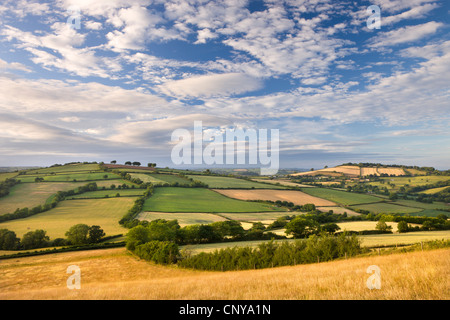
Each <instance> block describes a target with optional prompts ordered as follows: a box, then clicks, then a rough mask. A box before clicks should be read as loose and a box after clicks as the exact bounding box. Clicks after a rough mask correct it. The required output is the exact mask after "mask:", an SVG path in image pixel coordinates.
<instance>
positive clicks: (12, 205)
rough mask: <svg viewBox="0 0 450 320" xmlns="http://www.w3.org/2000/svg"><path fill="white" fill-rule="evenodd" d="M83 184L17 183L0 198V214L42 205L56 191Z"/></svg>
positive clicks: (70, 188)
mask: <svg viewBox="0 0 450 320" xmlns="http://www.w3.org/2000/svg"><path fill="white" fill-rule="evenodd" d="M84 184H85V183H83V182H38V183H19V184H17V185H15V186H14V187H12V188H11V189H10V192H9V194H8V195H7V196H5V197H2V198H0V214H5V213H13V212H14V211H15V210H16V209H17V208H19V209H21V208H25V207H28V208H29V209H31V208H33V207H36V206H38V205H43V204H45V202H46V200H47V199H48V198H49V197H50V196H51V195H53V194H55V193H56V192H58V191H68V190H73V189H76V188H77V187H79V186H82V185H84Z"/></svg>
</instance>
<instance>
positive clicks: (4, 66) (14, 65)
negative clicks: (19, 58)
mask: <svg viewBox="0 0 450 320" xmlns="http://www.w3.org/2000/svg"><path fill="white" fill-rule="evenodd" d="M0 70H19V71H24V72H31V70H30V69H29V68H28V67H27V66H25V65H23V64H22V63H19V62H10V63H8V62H6V61H5V60H3V59H0Z"/></svg>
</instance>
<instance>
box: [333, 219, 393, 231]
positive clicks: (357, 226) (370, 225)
mask: <svg viewBox="0 0 450 320" xmlns="http://www.w3.org/2000/svg"><path fill="white" fill-rule="evenodd" d="M377 223H378V221H349V222H338V223H336V224H337V225H338V226H339V228H341V230H340V231H344V230H346V231H364V230H376V229H375V227H376V225H377ZM386 224H387V225H388V226H391V227H392V232H397V224H398V223H397V222H389V221H388V222H386Z"/></svg>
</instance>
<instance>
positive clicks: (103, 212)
mask: <svg viewBox="0 0 450 320" xmlns="http://www.w3.org/2000/svg"><path fill="white" fill-rule="evenodd" d="M133 203H134V199H133V198H111V199H95V200H94V199H93V200H66V201H62V202H60V203H59V204H58V205H57V206H56V207H55V208H53V209H51V210H49V211H46V212H41V213H39V214H36V215H33V216H30V217H27V218H23V219H18V220H11V221H6V222H3V223H0V228H2V229H3V228H6V229H9V230H12V231H14V232H15V233H16V234H17V236H18V237H19V238H22V236H23V235H24V234H25V233H27V232H28V231H34V230H36V229H43V230H45V231H47V235H48V236H49V237H50V239H54V238H65V233H66V231H67V230H69V229H70V227H71V226H73V225H75V224H78V223H85V224H87V225H99V226H100V227H101V228H102V229H103V230H104V231H105V233H106V235H107V236H111V235H116V234H121V233H126V232H127V229H125V228H123V227H122V226H120V225H119V220H120V219H121V218H122V217H123V216H124V215H125V213H127V211H128V210H129V209H130V208H131V207H132V206H133Z"/></svg>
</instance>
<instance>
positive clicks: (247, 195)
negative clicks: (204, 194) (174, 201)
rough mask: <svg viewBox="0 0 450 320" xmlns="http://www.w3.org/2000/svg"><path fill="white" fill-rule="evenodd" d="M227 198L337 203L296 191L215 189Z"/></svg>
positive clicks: (331, 204) (298, 202)
mask: <svg viewBox="0 0 450 320" xmlns="http://www.w3.org/2000/svg"><path fill="white" fill-rule="evenodd" d="M214 191H216V192H219V193H221V194H223V195H225V196H227V197H230V198H235V199H240V200H270V201H277V200H280V201H290V202H293V203H294V204H296V205H304V204H307V203H314V204H315V205H316V206H336V203H334V202H331V201H328V200H325V199H322V198H318V197H314V196H310V195H309V194H306V193H304V192H301V191H295V190H265V189H261V190H237V189H226V190H221V189H214Z"/></svg>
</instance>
